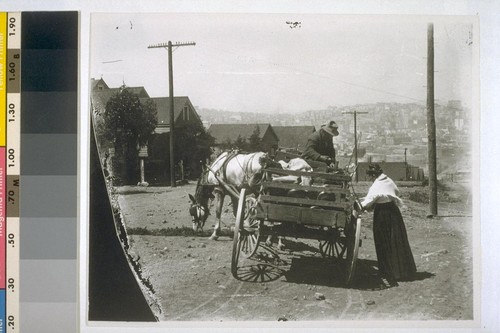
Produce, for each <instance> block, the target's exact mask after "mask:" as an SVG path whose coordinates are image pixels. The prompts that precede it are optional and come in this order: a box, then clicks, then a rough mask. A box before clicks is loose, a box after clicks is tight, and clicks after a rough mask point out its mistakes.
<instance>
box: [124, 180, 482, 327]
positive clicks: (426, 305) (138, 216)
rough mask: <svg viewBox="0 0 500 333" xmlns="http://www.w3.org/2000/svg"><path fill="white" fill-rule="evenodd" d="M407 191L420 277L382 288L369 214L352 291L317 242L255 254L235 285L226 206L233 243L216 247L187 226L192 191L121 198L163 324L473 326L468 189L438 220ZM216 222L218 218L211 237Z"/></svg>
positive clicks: (130, 190)
mask: <svg viewBox="0 0 500 333" xmlns="http://www.w3.org/2000/svg"><path fill="white" fill-rule="evenodd" d="M367 186H368V184H364V185H359V189H358V192H359V194H361V195H363V194H364V193H366V191H367ZM401 190H402V192H403V199H405V203H406V205H407V207H406V208H405V209H403V210H402V213H403V216H404V218H405V223H406V226H407V230H408V238H409V241H410V244H411V247H412V251H413V255H414V257H415V262H416V264H417V269H418V276H417V278H416V280H414V281H410V282H401V283H399V286H396V287H391V288H380V284H381V281H380V280H379V279H378V278H377V275H376V273H377V270H376V267H377V263H376V255H375V248H374V244H373V235H372V230H371V218H372V216H371V214H370V213H364V214H363V216H362V220H363V223H362V235H361V238H362V247H361V248H360V252H359V260H358V266H357V267H358V268H357V271H356V279H355V281H354V283H353V284H352V286H351V288H346V287H345V286H344V283H343V281H344V275H343V267H342V265H340V264H338V263H335V262H333V261H331V260H328V259H323V258H322V257H321V255H320V253H319V252H318V249H317V248H318V246H317V244H318V242H317V241H303V240H300V239H297V240H296V239H287V240H286V245H287V247H286V249H285V250H284V251H278V250H277V249H276V248H275V247H274V248H272V249H270V250H268V249H266V247H261V248H260V250H259V253H260V254H259V255H257V256H256V257H257V258H258V259H260V260H257V259H247V260H246V261H245V262H243V263H242V268H241V269H240V270H239V277H240V279H235V278H233V276H232V275H231V272H230V266H231V251H232V238H231V237H230V226H231V225H232V224H234V217H233V216H232V211H231V209H230V208H229V207H228V206H227V205H225V212H224V214H223V222H224V224H225V225H224V226H223V227H225V234H226V236H222V237H221V238H220V239H219V240H218V241H210V240H208V235H209V233H208V231H207V232H205V233H204V234H203V235H193V234H191V233H190V232H189V230H186V229H185V228H190V227H191V220H190V217H189V214H188V205H189V199H188V196H187V194H188V193H194V185H193V184H188V185H184V186H179V187H176V188H174V189H172V188H169V187H162V188H154V187H149V188H143V187H122V188H118V189H117V194H118V202H119V204H120V208H121V211H122V218H123V221H124V223H125V226H126V228H127V230H128V234H129V238H130V242H131V251H130V253H131V255H132V257H134V258H135V259H136V260H137V261H138V263H139V264H140V266H141V268H142V274H143V276H144V277H145V278H146V279H147V280H148V282H149V284H150V285H151V287H152V288H153V290H154V293H155V295H156V297H157V298H158V300H159V303H160V305H161V308H162V312H161V313H160V314H159V316H160V319H161V320H162V321H163V320H164V321H205V320H208V321H235V320H237V321H246V320H259V321H277V320H290V321H294V320H295V321H303V320H471V319H473V318H472V317H473V284H472V277H473V273H472V258H473V254H472V217H471V209H470V207H469V206H470V204H469V203H470V200H467V198H468V192H467V190H464V189H463V188H461V187H460V186H454V187H453V188H448V189H447V191H446V193H443V194H444V196H443V198H444V199H443V200H441V201H440V206H439V217H434V218H427V217H426V215H427V211H428V205H427V204H424V203H418V202H414V201H412V200H409V199H408V198H409V197H410V195H412V194H413V195H415V193H417V192H421V191H425V189H421V188H401ZM417 194H418V193H417ZM417 197H418V196H417ZM227 201H229V200H227ZM213 223H214V216H213V215H212V216H210V217H209V220H208V221H207V225H206V226H205V229H210V226H211V225H212V224H213ZM272 252H275V253H277V254H278V255H279V260H276V259H274V260H273V261H272V262H270V264H272V265H270V264H267V263H266V260H267V259H266V258H270V257H271V255H270V254H271V253H272ZM254 280H255V281H254Z"/></svg>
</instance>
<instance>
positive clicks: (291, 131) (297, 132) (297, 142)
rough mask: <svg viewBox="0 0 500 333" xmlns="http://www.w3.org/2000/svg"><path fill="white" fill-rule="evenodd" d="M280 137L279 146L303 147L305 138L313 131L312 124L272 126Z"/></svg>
mask: <svg viewBox="0 0 500 333" xmlns="http://www.w3.org/2000/svg"><path fill="white" fill-rule="evenodd" d="M273 129H274V132H275V133H276V135H277V136H278V138H279V139H280V147H282V148H295V149H299V150H300V149H303V148H304V147H305V144H306V142H307V138H308V137H309V135H311V133H313V132H314V131H315V129H314V126H273Z"/></svg>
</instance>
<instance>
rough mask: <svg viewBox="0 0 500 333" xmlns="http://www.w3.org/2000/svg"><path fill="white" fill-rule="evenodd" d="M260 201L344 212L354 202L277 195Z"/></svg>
mask: <svg viewBox="0 0 500 333" xmlns="http://www.w3.org/2000/svg"><path fill="white" fill-rule="evenodd" d="M260 200H261V201H262V202H273V203H279V204H293V205H306V206H308V208H309V207H311V206H319V207H325V208H333V209H337V210H343V211H348V210H349V208H351V207H352V202H335V201H329V200H315V199H306V198H293V197H283V196H277V195H262V196H260Z"/></svg>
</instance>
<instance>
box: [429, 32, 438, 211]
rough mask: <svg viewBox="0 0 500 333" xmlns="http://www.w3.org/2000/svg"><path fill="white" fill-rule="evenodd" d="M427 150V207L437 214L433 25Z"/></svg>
mask: <svg viewBox="0 0 500 333" xmlns="http://www.w3.org/2000/svg"><path fill="white" fill-rule="evenodd" d="M427 150H428V160H429V162H428V165H429V209H430V213H431V214H432V215H437V213H438V207H437V175H436V173H437V170H436V120H435V118H434V25H433V24H432V23H429V25H428V27H427Z"/></svg>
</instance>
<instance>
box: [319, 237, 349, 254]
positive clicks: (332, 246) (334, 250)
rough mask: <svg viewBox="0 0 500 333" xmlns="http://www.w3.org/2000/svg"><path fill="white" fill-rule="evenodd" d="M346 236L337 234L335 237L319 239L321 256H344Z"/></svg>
mask: <svg viewBox="0 0 500 333" xmlns="http://www.w3.org/2000/svg"><path fill="white" fill-rule="evenodd" d="M346 245H347V241H346V236H344V235H339V236H338V237H336V238H335V239H329V240H326V241H319V253H321V255H322V256H323V258H338V259H342V258H344V256H345V253H346V249H347V246H346Z"/></svg>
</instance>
